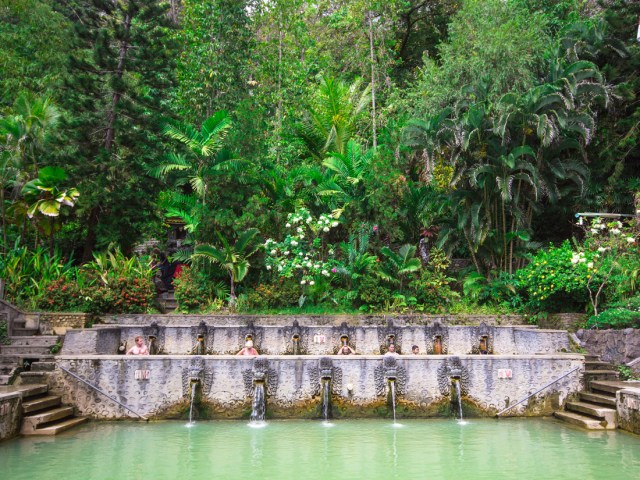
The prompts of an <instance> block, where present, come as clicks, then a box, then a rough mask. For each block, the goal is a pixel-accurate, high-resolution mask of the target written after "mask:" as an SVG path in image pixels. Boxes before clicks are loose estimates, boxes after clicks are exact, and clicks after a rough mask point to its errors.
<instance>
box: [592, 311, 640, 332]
mask: <svg viewBox="0 0 640 480" xmlns="http://www.w3.org/2000/svg"><path fill="white" fill-rule="evenodd" d="M586 327H587V328H613V329H623V328H640V311H638V310H627V309H626V308H610V309H608V310H605V311H604V312H602V313H599V314H598V315H594V316H592V317H589V320H587V325H586Z"/></svg>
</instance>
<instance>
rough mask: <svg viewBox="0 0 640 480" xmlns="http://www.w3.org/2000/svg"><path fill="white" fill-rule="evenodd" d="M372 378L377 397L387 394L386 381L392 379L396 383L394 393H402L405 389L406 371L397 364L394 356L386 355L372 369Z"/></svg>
mask: <svg viewBox="0 0 640 480" xmlns="http://www.w3.org/2000/svg"><path fill="white" fill-rule="evenodd" d="M373 378H374V382H375V385H376V395H378V396H379V397H382V396H385V395H386V394H387V382H388V381H389V380H394V381H395V383H396V394H399V395H401V394H403V393H405V391H406V388H405V387H406V385H407V371H406V370H405V368H404V367H402V366H400V365H398V361H397V360H396V358H395V356H391V355H389V356H386V357H384V358H383V359H382V362H381V364H380V365H378V366H377V367H375V369H374V370H373Z"/></svg>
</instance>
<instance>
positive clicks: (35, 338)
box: [9, 335, 60, 347]
mask: <svg viewBox="0 0 640 480" xmlns="http://www.w3.org/2000/svg"><path fill="white" fill-rule="evenodd" d="M9 340H10V341H11V345H32V346H37V347H51V346H53V345H55V344H56V343H58V341H59V340H60V337H59V336H58V335H29V336H12V337H9Z"/></svg>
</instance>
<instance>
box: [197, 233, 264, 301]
mask: <svg viewBox="0 0 640 480" xmlns="http://www.w3.org/2000/svg"><path fill="white" fill-rule="evenodd" d="M256 235H258V230H257V229H255V228H250V229H248V230H245V231H244V232H242V233H241V234H240V235H239V236H238V239H237V240H236V242H235V243H234V244H231V243H230V242H229V240H227V239H226V238H225V237H223V236H222V235H221V234H220V233H219V232H218V239H219V240H220V243H221V244H222V246H221V247H215V246H213V245H206V244H203V245H197V246H196V247H195V249H194V252H193V254H192V256H191V258H193V259H197V258H203V259H205V260H207V261H209V262H211V263H214V264H216V265H219V266H221V267H222V268H223V269H224V270H226V272H227V273H228V274H229V304H230V305H231V306H232V307H233V306H235V304H236V300H237V296H236V290H235V286H236V284H237V283H239V282H241V281H242V280H244V278H245V277H246V276H247V273H248V272H249V267H250V266H251V264H250V263H249V257H251V256H252V255H253V254H255V253H256V252H257V251H258V250H259V249H260V248H261V245H260V244H257V243H254V239H255V237H256Z"/></svg>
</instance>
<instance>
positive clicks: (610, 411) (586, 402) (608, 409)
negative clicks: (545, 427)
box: [554, 355, 625, 430]
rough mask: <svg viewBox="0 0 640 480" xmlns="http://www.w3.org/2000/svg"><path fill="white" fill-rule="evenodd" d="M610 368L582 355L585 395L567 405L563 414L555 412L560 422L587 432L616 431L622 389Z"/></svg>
mask: <svg viewBox="0 0 640 480" xmlns="http://www.w3.org/2000/svg"><path fill="white" fill-rule="evenodd" d="M618 377H619V374H618V371H617V370H615V369H614V367H613V365H611V364H610V363H607V362H603V361H601V360H600V358H599V357H597V356H594V355H585V371H584V383H585V388H586V390H585V391H582V392H580V393H579V394H578V400H577V401H571V402H567V403H566V404H565V410H564V411H561V412H555V413H554V416H555V417H556V418H558V419H560V420H563V421H565V422H568V423H571V424H573V425H578V426H580V427H583V428H586V429H588V430H611V429H615V428H616V427H617V422H616V392H617V391H618V390H620V389H621V388H624V387H625V384H624V383H623V382H620V381H618Z"/></svg>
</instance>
